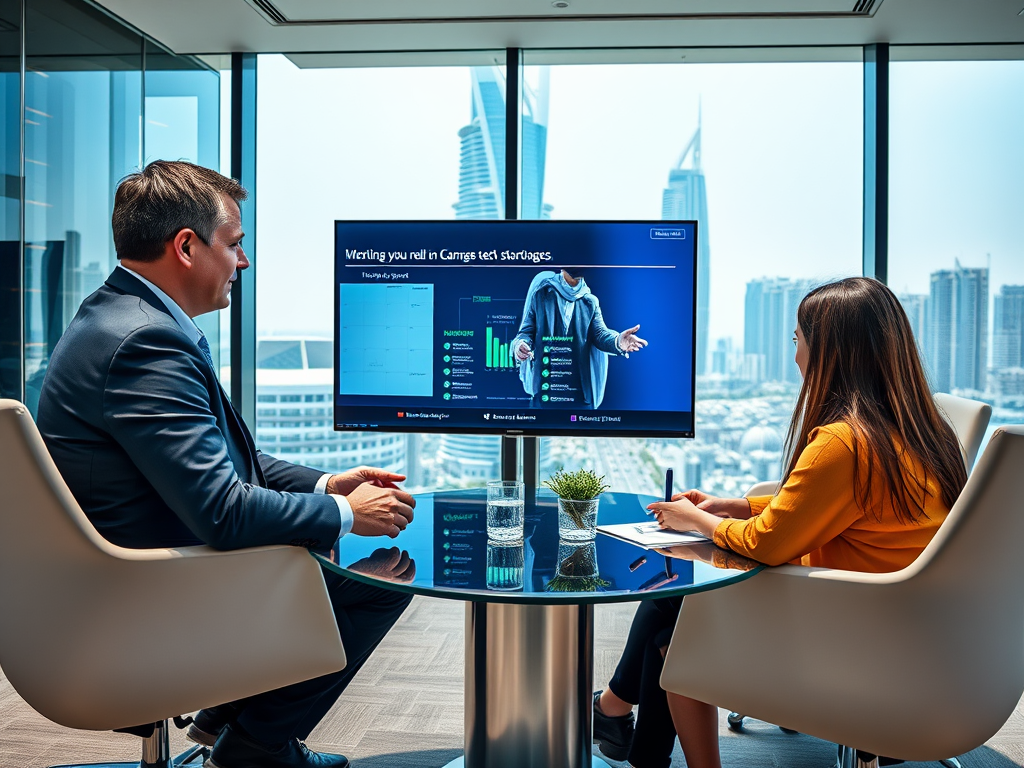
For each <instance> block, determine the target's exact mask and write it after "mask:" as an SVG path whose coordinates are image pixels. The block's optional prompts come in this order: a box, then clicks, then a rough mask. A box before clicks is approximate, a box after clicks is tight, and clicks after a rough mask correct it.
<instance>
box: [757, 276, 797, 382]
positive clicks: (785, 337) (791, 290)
mask: <svg viewBox="0 0 1024 768" xmlns="http://www.w3.org/2000/svg"><path fill="white" fill-rule="evenodd" d="M813 287H814V283H813V281H811V280H793V279H792V278H788V277H775V278H767V277H765V278H762V279H760V280H751V281H750V282H749V283H747V294H746V298H745V300H744V305H743V352H744V355H745V356H747V357H749V356H751V355H754V356H756V357H757V358H758V359H759V360H760V365H758V368H759V370H760V376H759V379H760V380H761V381H788V382H792V383H799V382H800V369H799V368H797V367H796V363H795V362H794V361H793V358H794V355H795V351H794V349H793V342H792V338H793V331H794V329H795V328H796V310H797V307H798V306H800V301H801V300H802V299H803V297H804V296H806V295H807V292H808V291H810V290H811V288H813Z"/></svg>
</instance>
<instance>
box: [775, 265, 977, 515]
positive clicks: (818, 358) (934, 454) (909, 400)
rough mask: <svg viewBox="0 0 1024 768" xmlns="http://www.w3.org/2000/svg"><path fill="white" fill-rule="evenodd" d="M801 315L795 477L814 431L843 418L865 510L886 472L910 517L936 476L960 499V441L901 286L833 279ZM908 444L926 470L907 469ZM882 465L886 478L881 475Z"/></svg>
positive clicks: (947, 493)
mask: <svg viewBox="0 0 1024 768" xmlns="http://www.w3.org/2000/svg"><path fill="white" fill-rule="evenodd" d="M797 323H798V324H799V326H800V331H801V332H802V333H803V335H804V339H805V341H806V342H807V347H808V358H807V365H806V370H805V373H804V382H803V386H802V387H801V388H800V395H799V397H798V399H797V404H796V410H795V411H794V413H793V421H792V422H791V423H790V427H789V436H788V438H787V444H788V446H789V451H790V458H789V466H788V467H787V469H786V478H788V477H789V475H790V473H791V472H792V471H793V469H794V468H795V467H796V463H797V459H798V458H799V455H800V452H801V451H802V450H803V448H804V446H805V445H807V439H808V435H809V434H810V432H811V431H812V430H813V429H815V428H816V427H821V426H824V425H826V424H832V423H835V422H840V421H841V422H845V423H846V424H848V425H849V427H850V428H851V429H852V430H853V433H854V438H855V439H854V459H855V466H856V470H855V475H854V489H855V496H856V498H857V502H858V504H859V505H860V507H861V509H863V510H864V511H865V513H866V512H868V511H869V510H870V503H871V501H870V500H871V493H872V486H873V484H874V483H876V482H878V480H879V479H880V480H881V481H882V484H883V486H884V487H885V489H886V491H887V492H888V493H889V494H890V495H891V497H892V505H893V508H894V510H895V512H896V516H897V519H899V520H900V521H901V522H907V521H917V520H919V519H920V517H921V516H922V515H923V514H924V505H925V500H926V493H927V492H926V483H927V482H928V479H929V478H934V480H935V481H936V482H937V484H938V486H939V488H940V489H941V493H942V501H943V503H944V504H945V505H946V506H947V507H951V506H953V502H954V501H956V499H957V497H958V496H959V495H960V491H961V490H962V489H963V487H964V483H966V482H967V470H966V469H965V467H964V460H963V456H962V454H961V452H960V442H959V440H958V439H957V436H956V433H955V432H954V431H953V428H952V427H951V426H950V425H949V424H948V423H947V422H946V420H945V419H944V418H943V417H942V415H941V414H940V413H939V411H938V409H937V408H936V407H935V403H934V401H933V400H932V396H931V393H930V391H929V388H928V381H927V378H926V377H925V373H924V367H923V366H922V365H921V359H920V357H919V355H918V351H917V345H916V344H915V342H914V335H913V332H912V331H911V329H910V323H909V322H908V320H907V315H906V313H905V312H904V311H903V307H902V306H901V305H900V302H899V300H898V299H897V298H896V296H895V294H893V292H892V291H890V290H889V289H888V288H887V287H886V286H885V285H884V284H883V283H880V282H878V281H877V280H873V279H871V278H867V277H850V278H847V279H845V280H839V281H837V282H834V283H828V284H826V285H822V286H819V287H818V288H815V289H814V290H812V291H811V292H810V293H808V294H807V295H806V296H805V297H804V299H803V301H801V302H800V307H799V308H798V309H797ZM861 449H864V450H866V451H867V452H868V456H867V457H866V458H867V459H868V460H867V461H861V457H860V456H859V451H860V450H861ZM905 452H909V453H910V454H911V455H912V456H914V457H916V458H917V459H918V460H919V461H920V462H921V463H922V464H923V465H924V470H925V477H924V478H922V479H917V478H908V476H907V473H906V471H905V469H904V465H903V462H902V458H903V455H904V453H905ZM864 467H866V470H864V469H863V468H864ZM878 470H881V475H882V477H881V478H877V477H875V473H876V471H878ZM784 479H785V478H784ZM880 512H881V510H878V513H879V514H880Z"/></svg>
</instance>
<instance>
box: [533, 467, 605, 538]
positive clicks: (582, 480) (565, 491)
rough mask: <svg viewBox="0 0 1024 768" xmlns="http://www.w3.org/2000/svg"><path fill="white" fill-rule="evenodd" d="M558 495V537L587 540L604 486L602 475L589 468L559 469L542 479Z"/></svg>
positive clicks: (590, 536)
mask: <svg viewBox="0 0 1024 768" xmlns="http://www.w3.org/2000/svg"><path fill="white" fill-rule="evenodd" d="M544 485H546V486H547V487H548V488H550V489H551V490H552V491H554V492H555V494H556V495H557V496H558V538H560V539H565V540H567V541H590V540H591V539H593V538H594V536H595V535H596V532H597V506H598V503H599V499H598V497H599V496H600V495H601V494H602V493H604V492H605V491H606V490H608V488H609V486H607V485H605V484H604V475H602V476H601V477H598V476H597V475H596V474H595V473H594V471H593V470H590V469H578V470H576V471H575V472H566V471H565V469H560V470H558V471H557V472H555V474H553V475H552V476H551V477H550V478H548V479H547V480H545V481H544Z"/></svg>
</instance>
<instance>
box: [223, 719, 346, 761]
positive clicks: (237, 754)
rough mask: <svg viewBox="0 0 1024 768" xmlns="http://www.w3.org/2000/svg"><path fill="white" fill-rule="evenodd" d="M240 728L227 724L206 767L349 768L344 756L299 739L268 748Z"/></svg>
mask: <svg viewBox="0 0 1024 768" xmlns="http://www.w3.org/2000/svg"><path fill="white" fill-rule="evenodd" d="M236 728H237V727H232V726H231V725H226V726H224V730H223V731H222V732H221V735H220V738H219V739H217V744H216V745H215V746H214V748H213V754H211V755H210V757H209V759H208V760H207V761H206V762H205V763H204V764H203V765H204V768H348V764H349V763H348V758H347V757H345V756H344V755H331V754H328V753H326V752H323V753H321V752H314V751H313V750H311V749H309V748H308V747H307V746H306V745H305V744H303V743H302V742H301V741H299V740H298V739H292V740H291V741H289V742H288V743H286V744H283V745H282V746H280V747H278V748H277V749H268V748H267V747H264V746H262V745H261V744H257V743H256V742H254V741H252V740H251V739H249V738H246V737H245V736H243V735H242V734H241V733H239V732H238V730H237V729H236Z"/></svg>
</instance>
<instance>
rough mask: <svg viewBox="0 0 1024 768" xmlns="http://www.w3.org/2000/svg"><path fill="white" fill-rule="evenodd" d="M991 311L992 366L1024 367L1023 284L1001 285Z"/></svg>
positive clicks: (1002, 367)
mask: <svg viewBox="0 0 1024 768" xmlns="http://www.w3.org/2000/svg"><path fill="white" fill-rule="evenodd" d="M992 309H993V311H992V368H993V370H996V371H1000V370H1004V369H1006V368H1024V285H1004V286H1003V287H1002V288H1000V289H999V293H998V294H997V295H996V297H995V302H994V305H993V308H992Z"/></svg>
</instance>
